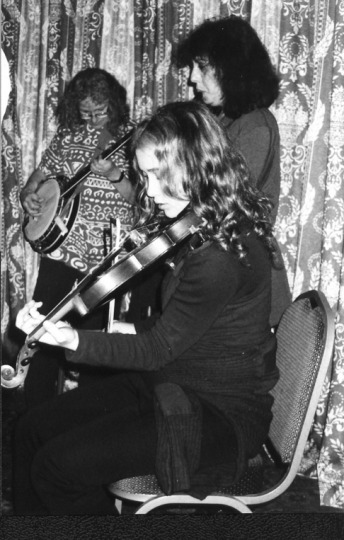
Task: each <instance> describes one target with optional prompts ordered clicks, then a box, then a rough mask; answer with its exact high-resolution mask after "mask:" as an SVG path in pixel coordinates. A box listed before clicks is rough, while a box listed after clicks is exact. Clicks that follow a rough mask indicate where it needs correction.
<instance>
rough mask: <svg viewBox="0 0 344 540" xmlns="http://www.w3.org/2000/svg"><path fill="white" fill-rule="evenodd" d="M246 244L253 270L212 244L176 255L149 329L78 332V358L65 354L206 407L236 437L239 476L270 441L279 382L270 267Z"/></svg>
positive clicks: (252, 240)
mask: <svg viewBox="0 0 344 540" xmlns="http://www.w3.org/2000/svg"><path fill="white" fill-rule="evenodd" d="M246 243H247V247H248V249H249V257H248V260H249V263H250V267H245V266H243V265H242V264H241V263H240V262H239V260H238V259H237V257H236V256H234V255H233V254H232V253H228V252H224V251H223V250H221V249H220V248H219V247H217V246H216V245H215V244H213V243H209V242H207V243H205V244H204V245H203V246H202V247H200V248H198V249H195V250H193V251H188V252H187V254H186V255H184V252H182V255H181V253H179V257H178V256H177V258H176V260H175V262H176V268H175V270H174V271H173V272H170V273H169V274H168V275H167V277H166V279H165V282H164V286H163V313H162V315H161V317H160V318H159V319H158V320H157V321H156V322H155V324H154V326H153V327H152V328H151V329H149V330H146V331H144V332H142V333H138V334H136V335H125V334H104V333H100V332H98V333H94V332H92V333H91V332H85V331H80V332H79V335H80V343H79V347H78V349H77V351H76V352H75V353H67V358H68V359H69V360H71V361H73V362H77V363H89V364H92V365H102V366H104V365H106V366H109V367H112V368H121V369H123V368H124V369H128V370H135V371H142V372H146V373H147V381H148V382H149V383H150V384H151V385H152V386H157V385H159V384H160V385H161V384H164V383H173V384H176V385H177V386H178V387H181V388H182V389H183V390H184V391H185V392H186V395H189V396H192V400H193V401H194V399H195V398H196V399H198V400H200V401H201V402H204V403H207V404H208V405H209V406H210V407H211V408H212V409H213V410H215V411H217V413H218V414H219V415H221V416H222V417H223V418H224V419H225V420H226V421H228V422H230V423H231V424H232V425H233V426H234V428H235V430H236V433H237V439H238V445H239V458H240V459H239V462H240V463H239V464H238V471H239V473H241V472H242V471H243V467H244V465H245V463H246V460H247V458H248V457H250V456H253V455H255V454H256V453H257V452H258V450H259V448H260V447H261V445H262V443H263V442H264V440H265V438H266V436H267V433H268V428H269V424H270V421H271V405H272V397H271V396H270V395H269V394H268V392H269V390H270V389H271V388H272V387H273V386H274V384H275V382H276V381H277V378H278V372H277V369H276V368H275V338H274V336H273V335H272V334H271V331H270V326H269V313H270V287H271V277H270V274H271V264H270V260H269V257H268V254H267V252H266V250H265V248H264V246H263V245H262V243H261V242H260V241H259V240H258V239H257V238H256V237H255V235H254V234H251V235H250V236H248V237H247V239H246ZM160 388H161V387H160ZM199 438H200V433H199ZM194 442H195V444H197V437H196V438H195V439H194ZM198 442H199V441H198Z"/></svg>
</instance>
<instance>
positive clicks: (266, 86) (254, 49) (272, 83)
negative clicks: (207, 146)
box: [175, 15, 279, 119]
mask: <svg viewBox="0 0 344 540" xmlns="http://www.w3.org/2000/svg"><path fill="white" fill-rule="evenodd" d="M175 56H176V58H175V59H176V62H177V64H178V66H179V67H185V66H192V62H193V61H194V60H195V59H197V58H200V59H206V60H207V61H208V62H209V64H210V65H211V66H213V67H214V69H215V74H216V77H217V79H218V81H219V83H220V86H221V89H222V91H223V97H224V103H223V111H224V113H225V114H226V116H228V117H230V118H233V119H235V118H238V117H239V116H241V115H242V114H245V113H248V112H250V111H252V110H253V109H256V108H262V107H270V105H272V103H273V102H274V101H275V100H276V99H277V97H278V94H279V79H278V76H277V74H276V72H275V70H274V68H273V66H272V63H271V60H270V57H269V54H268V52H267V50H266V48H265V47H264V45H263V43H262V42H261V40H260V39H259V37H258V35H257V33H256V31H255V30H254V29H253V28H252V26H251V25H250V24H249V23H248V22H247V21H245V20H244V19H241V18H240V17H236V16H235V15H231V16H230V17H227V18H225V19H220V20H207V21H205V22H204V23H202V24H201V25H200V26H199V27H197V28H196V29H195V30H194V31H193V32H191V34H190V35H189V36H188V37H187V38H186V39H185V40H184V41H183V42H182V43H181V44H180V46H179V48H178V49H177V51H176V55H175Z"/></svg>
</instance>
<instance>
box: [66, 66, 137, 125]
mask: <svg viewBox="0 0 344 540" xmlns="http://www.w3.org/2000/svg"><path fill="white" fill-rule="evenodd" d="M88 97H90V98H91V99H92V100H93V101H94V102H95V103H104V101H108V102H109V108H108V116H109V121H108V124H107V128H108V130H109V131H110V133H112V134H115V133H116V131H117V129H118V127H119V126H120V125H121V123H122V122H124V121H125V120H126V118H127V117H128V116H129V107H128V105H127V92H126V90H125V88H123V86H122V85H121V84H120V83H119V82H118V81H117V79H116V78H115V77H113V76H112V75H111V74H110V73H108V72H107V71H105V70H103V69H99V68H87V69H84V70H83V71H79V73H77V74H76V75H75V77H73V79H71V81H70V82H69V83H68V86H67V88H66V90H65V93H64V95H63V97H62V99H61V101H60V103H59V105H58V107H57V110H56V117H57V119H58V122H59V127H60V128H62V129H70V130H74V129H76V128H78V127H79V126H81V125H82V124H83V123H84V122H85V121H84V120H83V119H82V118H81V116H80V112H79V104H80V102H81V101H83V100H84V99H86V98H88Z"/></svg>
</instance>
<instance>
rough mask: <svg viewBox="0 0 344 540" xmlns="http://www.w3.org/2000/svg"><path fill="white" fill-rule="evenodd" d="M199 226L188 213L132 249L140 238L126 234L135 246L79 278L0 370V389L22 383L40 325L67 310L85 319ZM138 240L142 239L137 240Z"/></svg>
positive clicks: (42, 331) (63, 314)
mask: <svg viewBox="0 0 344 540" xmlns="http://www.w3.org/2000/svg"><path fill="white" fill-rule="evenodd" d="M200 224H201V218H199V217H198V216H196V215H195V214H194V213H193V212H188V213H186V214H184V215H183V216H182V217H180V218H178V219H177V220H176V221H174V222H173V223H172V224H170V225H167V226H165V227H164V228H163V229H162V230H160V231H159V233H158V234H157V235H156V236H154V237H153V238H151V239H149V240H147V241H144V242H143V243H142V244H141V245H136V243H137V242H138V241H139V240H138V239H140V234H137V233H136V232H135V231H132V233H129V238H127V239H125V240H124V242H123V244H125V243H126V242H127V244H128V245H129V246H132V245H136V247H134V248H133V249H132V250H131V251H130V252H129V253H128V254H127V255H125V256H124V257H123V258H121V259H120V260H119V261H117V262H116V263H115V264H113V265H112V266H110V268H109V263H110V262H111V260H112V259H113V258H114V257H116V255H117V254H118V252H119V251H120V249H121V248H120V249H119V250H117V251H115V252H114V253H109V255H108V256H107V257H105V259H104V260H103V261H102V262H101V263H100V264H99V265H98V266H97V267H96V268H95V269H94V270H93V271H92V272H90V273H89V274H88V275H87V276H85V278H83V279H82V280H81V281H80V282H79V283H78V284H77V285H76V286H75V287H74V288H73V289H72V290H71V291H70V292H69V293H68V294H67V295H66V296H65V297H64V298H63V299H62V300H61V301H60V302H59V303H58V304H57V306H55V308H53V309H52V310H51V311H50V313H48V315H47V316H46V317H45V319H44V320H43V321H42V322H40V323H39V324H38V326H36V328H35V329H34V330H33V331H32V332H31V333H30V334H28V335H27V337H26V340H25V344H24V346H23V347H22V349H21V350H20V352H19V355H18V358H17V362H16V369H14V368H13V367H12V366H9V365H4V366H2V367H1V386H3V387H4V388H16V387H18V386H20V385H22V384H23V383H24V380H25V378H26V375H27V372H28V370H29V365H30V361H31V358H32V357H33V356H34V354H35V352H36V351H37V349H38V344H37V342H38V340H39V338H40V337H41V336H42V335H43V334H44V333H45V330H44V328H43V323H44V321H46V320H49V321H52V322H58V321H59V320H61V319H62V318H63V317H64V316H65V315H66V314H67V313H69V312H70V311H71V310H73V309H74V310H76V311H77V312H78V313H79V314H80V315H81V316H84V315H86V314H87V313H89V312H90V311H92V310H93V309H95V308H96V307H98V306H100V305H102V304H104V303H106V302H108V301H109V300H110V298H111V297H112V295H113V293H114V292H115V291H117V290H118V289H119V288H120V287H123V286H125V285H127V284H128V282H129V281H131V280H132V278H134V277H135V276H136V275H138V274H140V273H141V272H143V271H145V270H147V269H148V268H150V267H151V266H152V265H153V264H154V263H155V262H156V261H159V260H161V259H163V258H164V257H166V256H167V255H168V254H171V251H172V250H173V249H174V248H175V247H176V246H177V245H178V244H180V243H181V242H183V241H185V240H187V239H188V238H189V237H190V236H192V235H193V234H195V233H196V232H197V231H198V229H199V226H200ZM141 238H142V237H141Z"/></svg>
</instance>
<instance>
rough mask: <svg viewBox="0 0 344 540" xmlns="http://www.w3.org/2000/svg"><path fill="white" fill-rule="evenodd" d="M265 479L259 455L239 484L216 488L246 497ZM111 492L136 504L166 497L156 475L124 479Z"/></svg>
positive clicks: (224, 493)
mask: <svg viewBox="0 0 344 540" xmlns="http://www.w3.org/2000/svg"><path fill="white" fill-rule="evenodd" d="M262 479H263V458H262V456H261V455H260V454H258V455H257V456H256V457H254V458H253V459H250V460H249V463H248V468H247V470H246V472H245V473H244V475H243V476H242V478H241V479H240V480H239V482H236V483H235V484H232V485H230V486H227V487H223V486H222V487H220V486H219V487H218V488H216V490H214V491H216V492H217V493H220V494H223V495H246V494H248V493H255V492H256V491H257V488H259V487H260V486H261V483H262ZM108 488H109V490H110V492H111V493H112V494H113V495H115V496H116V497H118V498H123V499H127V500H130V501H136V502H145V501H147V500H149V499H150V498H151V497H156V496H163V495H165V494H164V492H163V491H161V489H160V487H159V484H158V481H157V478H156V476H155V475H154V474H147V475H144V476H134V477H132V478H123V479H122V480H118V481H117V482H114V483H112V484H110V485H109V486H108Z"/></svg>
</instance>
